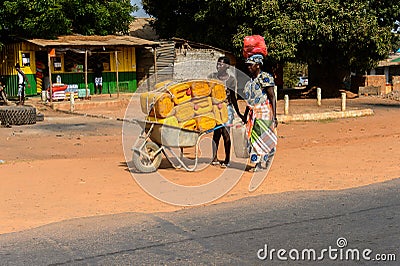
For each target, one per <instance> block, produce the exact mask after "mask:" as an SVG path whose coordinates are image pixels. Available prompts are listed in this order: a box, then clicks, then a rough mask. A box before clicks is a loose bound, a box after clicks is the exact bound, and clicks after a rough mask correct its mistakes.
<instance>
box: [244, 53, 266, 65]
mask: <svg viewBox="0 0 400 266" xmlns="http://www.w3.org/2000/svg"><path fill="white" fill-rule="evenodd" d="M263 59H264V56H262V55H261V54H255V55H252V56H250V57H249V58H247V60H246V62H245V63H246V64H260V65H262V64H263Z"/></svg>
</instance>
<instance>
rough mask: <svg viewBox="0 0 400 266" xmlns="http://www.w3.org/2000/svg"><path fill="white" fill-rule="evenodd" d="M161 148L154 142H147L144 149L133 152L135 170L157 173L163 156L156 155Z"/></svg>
mask: <svg viewBox="0 0 400 266" xmlns="http://www.w3.org/2000/svg"><path fill="white" fill-rule="evenodd" d="M159 149H160V148H159V147H158V145H157V144H155V143H154V142H147V143H146V144H145V145H144V147H143V149H142V150H141V151H140V152H139V151H138V150H134V151H133V155H132V163H133V165H134V166H135V168H136V169H137V170H138V171H139V172H142V173H151V172H155V171H157V169H158V167H159V166H160V164H161V160H162V155H161V152H159V153H158V154H155V152H156V151H158V150H159ZM144 154H146V155H148V156H149V157H150V160H149V159H148V158H146V156H144Z"/></svg>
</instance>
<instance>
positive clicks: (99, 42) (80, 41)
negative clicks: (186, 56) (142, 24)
mask: <svg viewBox="0 0 400 266" xmlns="http://www.w3.org/2000/svg"><path fill="white" fill-rule="evenodd" d="M26 41H28V42H30V43H33V44H36V45H39V46H42V47H63V46H69V47H70V46H158V45H159V43H158V42H154V41H149V40H145V39H140V38H137V37H133V36H127V35H123V36H119V35H107V36H82V35H67V36H60V37H58V38H57V39H55V40H46V39H29V40H26Z"/></svg>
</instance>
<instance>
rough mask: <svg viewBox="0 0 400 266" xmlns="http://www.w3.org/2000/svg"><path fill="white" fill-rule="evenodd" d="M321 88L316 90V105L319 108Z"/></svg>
mask: <svg viewBox="0 0 400 266" xmlns="http://www.w3.org/2000/svg"><path fill="white" fill-rule="evenodd" d="M321 98H322V96H321V88H317V105H318V106H321Z"/></svg>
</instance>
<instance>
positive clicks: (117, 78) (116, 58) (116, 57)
mask: <svg viewBox="0 0 400 266" xmlns="http://www.w3.org/2000/svg"><path fill="white" fill-rule="evenodd" d="M115 71H116V80H117V98H119V76H118V51H117V50H115Z"/></svg>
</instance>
